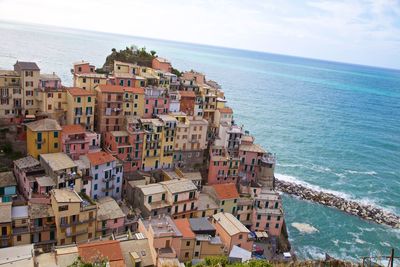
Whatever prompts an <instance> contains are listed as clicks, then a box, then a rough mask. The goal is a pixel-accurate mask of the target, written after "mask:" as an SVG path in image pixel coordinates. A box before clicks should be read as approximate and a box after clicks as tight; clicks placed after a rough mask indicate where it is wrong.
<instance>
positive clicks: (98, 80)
mask: <svg viewBox="0 0 400 267" xmlns="http://www.w3.org/2000/svg"><path fill="white" fill-rule="evenodd" d="M106 83H107V77H106V75H104V74H99V73H80V74H77V73H76V74H74V86H75V87H79V88H82V89H85V90H88V91H89V92H94V88H95V87H96V86H97V85H101V84H106Z"/></svg>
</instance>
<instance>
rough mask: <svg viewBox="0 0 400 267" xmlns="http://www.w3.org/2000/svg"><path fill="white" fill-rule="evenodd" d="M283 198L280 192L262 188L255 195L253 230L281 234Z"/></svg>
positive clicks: (271, 234) (275, 234)
mask: <svg viewBox="0 0 400 267" xmlns="http://www.w3.org/2000/svg"><path fill="white" fill-rule="evenodd" d="M283 215H284V214H283V208H282V199H281V196H280V195H279V193H278V192H275V191H269V190H265V189H262V190H261V192H260V193H259V194H258V195H257V196H255V197H254V209H253V218H252V227H251V230H253V231H266V232H268V234H269V235H270V236H279V235H280V233H281V231H282V225H283V221H284V218H283Z"/></svg>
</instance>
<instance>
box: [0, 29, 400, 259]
mask: <svg viewBox="0 0 400 267" xmlns="http://www.w3.org/2000/svg"><path fill="white" fill-rule="evenodd" d="M0 36H1V41H0V68H3V69H6V68H12V65H13V64H14V63H15V61H16V60H17V59H18V60H29V61H36V62H37V63H38V65H39V66H40V67H41V69H42V71H43V72H48V73H51V72H53V71H54V72H56V73H57V74H58V75H59V76H60V77H61V78H62V80H63V83H64V84H65V85H70V84H71V82H72V76H71V73H70V69H71V68H72V63H73V62H75V61H79V60H82V59H84V60H88V61H90V62H91V63H93V64H95V65H96V66H101V65H102V64H103V63H104V59H105V57H106V55H108V54H109V52H110V50H111V48H117V49H121V48H123V47H125V46H130V45H131V44H135V45H137V46H145V47H147V48H148V49H151V50H156V51H157V52H158V54H159V55H160V56H163V57H166V58H169V59H170V60H171V61H172V63H173V65H174V66H175V67H176V68H178V69H180V70H190V69H195V70H198V71H201V72H204V73H206V74H207V78H209V79H213V80H216V81H218V82H219V83H220V84H221V85H222V87H223V89H224V91H225V94H226V97H227V100H228V105H229V106H231V107H232V108H233V109H234V116H235V120H236V122H237V123H238V124H243V125H245V127H246V129H248V130H249V131H250V133H251V134H253V135H254V136H255V137H256V141H257V142H258V143H260V144H261V145H263V146H264V147H265V148H266V149H267V150H268V151H271V152H274V153H276V154H277V156H278V166H277V168H276V173H277V177H278V178H280V179H286V180H291V181H296V182H301V183H305V184H307V185H309V186H313V187H315V188H319V189H322V190H327V191H330V192H334V193H335V194H339V195H341V196H343V197H346V198H351V199H355V200H358V201H361V202H363V203H370V204H373V205H376V206H378V207H381V208H384V209H386V210H389V211H391V212H395V213H397V214H400V71H398V70H389V69H378V68H373V67H366V66H358V65H351V64H343V63H335V62H326V61H318V60H311V59H304V58H296V57H289V56H282V55H274V54H267V53H259V52H251V51H243V50H235V49H227V48H219V47H210V46H201V45H194V44H185V43H178V42H169V41H161V40H154V39H146V38H137V37H130V36H123V35H114V34H106V33H95V32H87V31H79V30H70V29H60V28H51V27H43V26H33V25H22V24H12V23H6V22H0ZM284 208H285V214H286V220H287V223H288V226H289V233H290V239H291V241H292V244H293V246H294V247H295V251H296V253H297V255H298V256H299V257H302V258H319V257H324V253H325V252H327V253H329V254H330V255H331V256H334V257H340V258H345V259H353V260H359V259H360V257H362V256H369V255H377V256H379V255H383V254H389V252H390V248H391V247H394V248H396V249H397V253H399V252H400V231H399V230H394V229H391V228H388V227H385V226H381V225H377V224H374V223H369V222H366V221H363V220H361V219H359V218H357V217H353V216H349V215H346V214H344V213H342V212H339V211H337V210H335V209H331V208H327V207H324V206H321V205H317V204H314V203H310V202H305V201H302V200H298V199H295V198H292V197H290V196H284ZM293 222H298V223H307V224H310V225H312V226H313V227H315V228H316V229H318V231H316V232H314V233H310V234H306V233H301V232H299V231H298V230H297V229H296V228H294V227H292V226H291V223H293Z"/></svg>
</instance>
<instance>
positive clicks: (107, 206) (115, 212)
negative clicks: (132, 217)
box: [97, 197, 125, 221]
mask: <svg viewBox="0 0 400 267" xmlns="http://www.w3.org/2000/svg"><path fill="white" fill-rule="evenodd" d="M97 203H98V210H97V219H98V220H99V221H104V220H112V219H118V218H122V217H125V214H124V213H123V212H122V209H121V208H120V206H119V205H118V203H117V202H116V201H115V200H114V199H113V198H111V197H104V198H100V199H99V200H98V201H97Z"/></svg>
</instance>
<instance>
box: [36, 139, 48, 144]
mask: <svg viewBox="0 0 400 267" xmlns="http://www.w3.org/2000/svg"><path fill="white" fill-rule="evenodd" d="M35 143H36V144H44V143H46V139H40V140H39V139H35Z"/></svg>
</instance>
